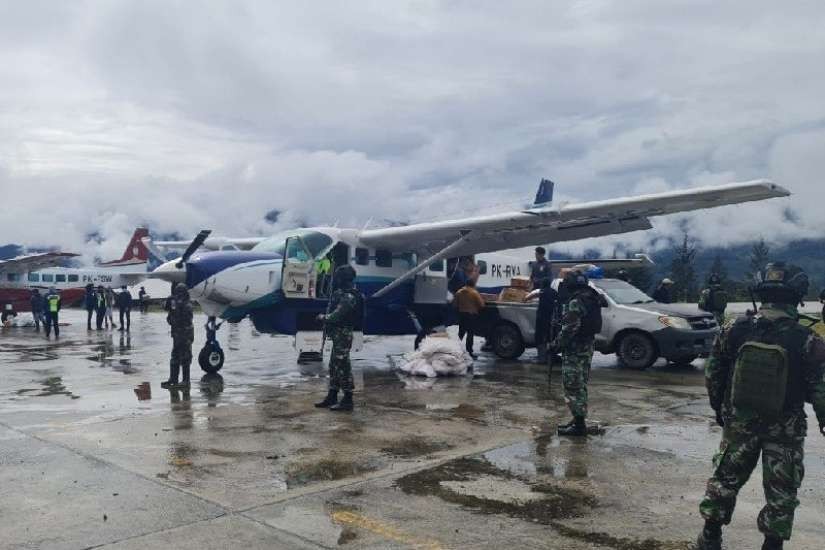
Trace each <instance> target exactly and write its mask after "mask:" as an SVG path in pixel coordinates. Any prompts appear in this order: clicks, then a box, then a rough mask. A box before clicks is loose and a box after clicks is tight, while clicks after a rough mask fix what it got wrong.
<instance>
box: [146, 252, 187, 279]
mask: <svg viewBox="0 0 825 550" xmlns="http://www.w3.org/2000/svg"><path fill="white" fill-rule="evenodd" d="M179 261H180V258H178V259H175V260H172V261H169V262H166V263H164V264H161V265H159V266H158V267H157V268H156V269H155V270H154V271H152V272H151V273H150V274H149V278H150V279H160V280H162V281H168V282H170V283H183V282H185V281H186V268H185V267H178V265H177V264H178V262H179Z"/></svg>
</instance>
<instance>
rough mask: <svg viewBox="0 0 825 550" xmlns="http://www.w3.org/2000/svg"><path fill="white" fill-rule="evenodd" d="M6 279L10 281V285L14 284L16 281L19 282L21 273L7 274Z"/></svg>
mask: <svg viewBox="0 0 825 550" xmlns="http://www.w3.org/2000/svg"><path fill="white" fill-rule="evenodd" d="M6 279H8V281H9V282H10V283H13V282H15V281H19V280H20V274H19V273H7V274H6Z"/></svg>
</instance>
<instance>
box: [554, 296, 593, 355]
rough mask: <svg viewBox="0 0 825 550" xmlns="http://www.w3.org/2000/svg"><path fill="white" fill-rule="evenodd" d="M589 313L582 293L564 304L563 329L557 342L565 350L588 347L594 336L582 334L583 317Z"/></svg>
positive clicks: (581, 349) (575, 350) (573, 350)
mask: <svg viewBox="0 0 825 550" xmlns="http://www.w3.org/2000/svg"><path fill="white" fill-rule="evenodd" d="M586 314H587V306H586V305H585V304H584V301H583V300H582V299H581V295H580V294H574V295H573V297H572V298H570V301H569V302H568V303H567V305H566V306H564V312H563V314H562V320H561V331H560V332H559V336H558V341H557V344H558V346H559V348H560V349H561V350H563V351H568V352H574V353H575V352H577V351H584V350H586V349H588V348H589V347H590V346H591V345H592V343H593V338H592V337H588V338H582V337H581V335H580V332H581V326H582V319H583V318H584V316H585V315H586Z"/></svg>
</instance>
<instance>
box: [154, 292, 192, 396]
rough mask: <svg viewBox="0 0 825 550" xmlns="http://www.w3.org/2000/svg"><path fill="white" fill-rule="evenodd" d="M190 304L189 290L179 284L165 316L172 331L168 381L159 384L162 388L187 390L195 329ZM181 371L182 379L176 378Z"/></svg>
mask: <svg viewBox="0 0 825 550" xmlns="http://www.w3.org/2000/svg"><path fill="white" fill-rule="evenodd" d="M193 315H194V314H193V313H192V302H191V301H189V289H188V288H186V285H183V284H179V285H177V286H176V287H175V291H174V299H173V300H172V302H171V304H170V308H169V313H168V314H167V315H166V322H167V323H169V326H170V327H171V329H172V357H171V358H170V360H169V380H167V381H166V382H161V384H160V385H161V387H162V388H170V389H176V388H188V387H189V366H190V365H191V364H192V341H193V340H194V339H195V327H194V326H193V325H192V318H193ZM181 371H183V378H182V379H181V380H180V382H178V376H180V374H181Z"/></svg>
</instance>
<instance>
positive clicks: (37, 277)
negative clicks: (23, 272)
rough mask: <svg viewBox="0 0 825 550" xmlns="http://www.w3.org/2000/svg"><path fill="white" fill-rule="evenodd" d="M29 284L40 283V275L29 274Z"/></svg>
mask: <svg viewBox="0 0 825 550" xmlns="http://www.w3.org/2000/svg"><path fill="white" fill-rule="evenodd" d="M29 282H30V283H39V282H40V273H29Z"/></svg>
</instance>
